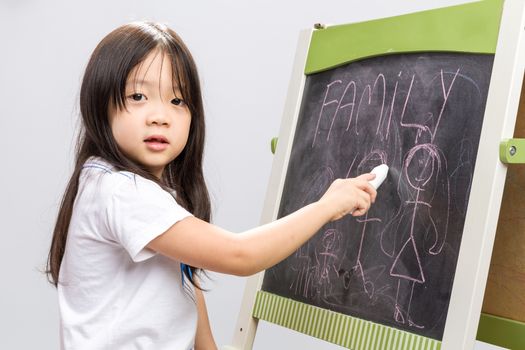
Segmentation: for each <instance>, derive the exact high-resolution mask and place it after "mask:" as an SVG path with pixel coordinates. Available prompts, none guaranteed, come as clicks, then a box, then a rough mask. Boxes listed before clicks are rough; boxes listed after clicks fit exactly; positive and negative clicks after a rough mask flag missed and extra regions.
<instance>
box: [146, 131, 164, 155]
mask: <svg viewBox="0 0 525 350" xmlns="http://www.w3.org/2000/svg"><path fill="white" fill-rule="evenodd" d="M144 142H145V143H146V145H147V147H148V148H149V149H150V150H152V151H163V150H165V149H166V148H167V147H168V145H169V142H168V139H167V138H165V137H164V136H162V135H152V136H148V137H147V138H145V139H144Z"/></svg>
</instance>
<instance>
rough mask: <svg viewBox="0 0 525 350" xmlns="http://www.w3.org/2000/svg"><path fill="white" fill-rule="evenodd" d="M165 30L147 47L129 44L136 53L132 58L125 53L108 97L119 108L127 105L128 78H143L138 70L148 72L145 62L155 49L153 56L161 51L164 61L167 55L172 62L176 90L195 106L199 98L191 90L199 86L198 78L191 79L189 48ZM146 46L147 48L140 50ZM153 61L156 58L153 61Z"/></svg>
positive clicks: (178, 94)
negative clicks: (121, 67) (196, 98)
mask: <svg viewBox="0 0 525 350" xmlns="http://www.w3.org/2000/svg"><path fill="white" fill-rule="evenodd" d="M162 34H164V35H163V36H162V37H161V38H160V39H159V36H156V37H155V39H156V41H155V42H152V43H153V44H154V46H153V45H146V46H145V47H141V48H137V49H133V48H130V50H129V51H130V52H134V53H135V54H136V55H134V56H135V57H133V58H131V59H126V57H122V63H121V65H122V66H123V68H125V69H117V70H116V72H117V76H116V77H115V78H116V79H114V80H113V81H114V82H115V85H114V86H113V87H112V88H111V89H110V91H111V92H112V93H111V96H109V100H110V101H112V102H113V106H116V107H117V108H119V109H126V86H127V84H128V82H129V80H134V81H135V84H136V82H138V81H140V80H141V78H142V79H143V78H144V77H143V76H142V77H139V76H138V74H139V72H143V73H142V74H141V75H145V74H146V73H147V72H148V70H149V68H150V67H149V66H148V67H143V65H144V64H145V61H146V58H147V57H148V55H150V54H151V53H154V54H155V56H154V59H156V58H157V56H158V55H161V62H164V57H167V58H168V61H169V62H170V64H171V72H172V88H173V94H174V95H175V96H180V97H182V99H183V100H184V101H185V103H186V104H187V106H188V108H189V109H190V112H192V111H194V110H195V106H196V102H195V101H194V98H192V97H193V96H194V93H192V92H195V91H197V90H199V87H198V86H195V84H196V80H195V79H194V78H193V79H192V74H196V70H195V66H194V63H193V59H192V57H191V56H190V55H189V52H188V51H187V49H186V48H185V47H184V46H182V45H181V44H180V43H179V42H178V41H177V40H176V38H174V37H173V36H171V35H166V34H169V33H166V32H162ZM142 45H144V43H142ZM143 48H146V49H147V50H141V49H143ZM137 53H138V54H137ZM126 63H127V64H126ZM152 63H153V60H152V61H151V63H150V65H151V64H152ZM143 68H145V69H143ZM163 68H164V67H162V68H161V72H160V74H162V69H163ZM159 89H160V79H159ZM192 114H193V113H192Z"/></svg>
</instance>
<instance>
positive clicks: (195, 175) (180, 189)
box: [46, 22, 211, 287]
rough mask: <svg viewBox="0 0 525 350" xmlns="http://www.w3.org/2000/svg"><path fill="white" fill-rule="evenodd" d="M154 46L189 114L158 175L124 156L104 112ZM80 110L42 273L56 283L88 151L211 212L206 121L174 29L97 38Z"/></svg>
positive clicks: (144, 25) (139, 28) (195, 209)
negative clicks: (176, 150) (179, 147)
mask: <svg viewBox="0 0 525 350" xmlns="http://www.w3.org/2000/svg"><path fill="white" fill-rule="evenodd" d="M155 50H159V51H160V52H161V53H162V54H163V55H167V57H169V58H170V60H171V64H172V68H173V69H172V72H173V77H172V79H173V86H177V87H179V89H180V93H181V94H182V98H183V99H184V101H185V102H186V104H187V106H188V108H189V111H190V113H191V125H190V131H189V137H188V141H187V143H186V146H185V147H184V149H183V151H182V152H181V153H180V155H179V156H178V157H177V158H176V159H174V160H173V161H172V162H170V163H169V164H168V165H167V166H166V168H165V170H164V173H163V175H162V179H157V178H156V177H155V176H154V175H153V174H151V173H150V172H148V171H147V170H146V169H145V168H144V167H142V166H141V165H140V164H137V163H135V162H133V161H132V160H130V159H129V158H127V157H126V156H125V155H124V153H123V152H122V151H121V150H120V149H119V147H118V145H117V143H116V141H115V138H114V137H113V133H112V131H111V126H110V122H109V116H108V111H109V109H110V106H116V107H118V108H125V106H126V99H125V96H126V95H125V88H126V81H127V79H128V76H129V74H130V72H131V71H132V70H133V68H135V67H136V66H138V65H139V64H141V63H142V62H143V61H144V59H145V58H146V57H147V56H148V54H149V53H151V52H154V51H155ZM80 112H81V117H82V119H81V121H82V123H81V129H80V132H79V136H78V140H77V145H76V155H75V168H74V171H73V174H72V176H71V178H70V180H69V183H68V185H67V188H66V191H65V193H64V196H63V198H62V202H61V205H60V210H59V212H58V217H57V220H56V224H55V228H54V231H53V239H52V242H51V247H50V250H49V256H48V261H47V269H46V273H47V275H48V279H49V281H50V282H51V283H53V284H54V285H55V286H57V284H58V283H59V280H58V278H59V272H60V264H61V263H62V258H63V256H64V251H65V247H66V240H67V233H68V229H69V224H70V221H71V214H72V211H73V205H74V202H75V197H76V195H77V191H78V184H79V176H80V172H81V170H82V166H83V164H84V163H85V162H86V160H87V159H88V158H89V157H91V156H98V157H101V158H103V159H105V160H106V161H108V162H109V163H111V164H112V165H113V166H114V167H115V168H116V169H117V170H126V171H130V172H132V173H135V174H138V175H140V176H143V177H145V178H147V179H150V180H152V181H155V182H157V183H158V184H159V185H161V186H162V187H163V188H165V189H166V190H171V189H173V190H175V191H176V192H177V201H178V202H179V204H180V205H181V206H183V207H184V208H186V209H187V210H188V211H190V212H191V213H193V215H195V216H196V217H198V218H200V219H202V220H205V221H207V222H209V221H210V216H211V209H210V199H209V194H208V190H207V188H206V183H205V181H204V176H203V171H202V159H203V153H204V134H205V124H204V109H203V103H202V95H201V88H200V83H199V76H198V73H197V68H196V65H195V62H194V60H193V58H192V56H191V54H190V52H189V50H188V49H187V47H186V45H185V44H184V43H183V42H182V40H181V39H180V37H179V36H178V35H177V34H176V33H175V32H174V31H173V30H171V29H170V28H168V27H166V26H164V25H162V24H159V23H152V22H134V23H130V24H126V25H123V26H121V27H119V28H117V29H115V30H114V31H112V32H111V33H109V34H108V35H107V36H106V37H105V38H104V39H102V41H101V42H100V43H99V44H98V46H97V47H96V48H95V51H94V52H93V54H92V55H91V58H90V60H89V62H88V65H87V67H86V71H85V73H84V78H83V81H82V86H81V89H80ZM196 270H197V269H196V268H194V267H192V266H189V268H185V269H184V275H185V276H186V278H187V279H188V280H190V281H191V283H192V284H193V285H196V283H195V281H194V280H193V275H194V274H193V273H194V272H195V271H196ZM197 287H198V286H197Z"/></svg>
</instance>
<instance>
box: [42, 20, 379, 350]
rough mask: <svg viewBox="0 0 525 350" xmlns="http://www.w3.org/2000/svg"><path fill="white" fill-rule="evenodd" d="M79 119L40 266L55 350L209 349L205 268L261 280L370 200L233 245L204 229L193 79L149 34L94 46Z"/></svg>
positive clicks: (321, 210) (286, 222)
mask: <svg viewBox="0 0 525 350" xmlns="http://www.w3.org/2000/svg"><path fill="white" fill-rule="evenodd" d="M80 108H81V115H82V130H81V133H80V136H79V140H78V145H77V153H76V163H75V169H74V171H73V175H72V176H71V179H70V181H69V184H68V186H67V189H66V192H65V194H64V197H63V200H62V204H61V207H60V211H59V213H58V218H57V222H56V226H55V229H54V233H53V240H52V243H51V249H50V252H49V259H48V276H49V278H50V280H51V281H52V283H53V284H54V285H55V286H57V288H58V300H59V308H60V320H61V324H60V330H61V332H60V334H61V345H62V348H65V349H112V350H115V349H156V350H158V349H192V348H195V349H215V348H216V346H215V342H214V340H213V337H212V334H211V330H210V326H209V322H208V316H207V312H206V306H205V303H204V298H203V296H202V292H201V290H200V288H199V283H200V281H199V277H200V276H201V273H200V272H201V271H202V269H206V270H211V271H217V272H222V273H228V274H234V275H240V276H247V275H250V274H253V273H256V272H258V271H261V270H264V269H266V268H269V267H270V266H272V265H274V264H276V263H278V262H279V261H281V260H283V259H284V258H286V257H287V256H288V255H290V254H291V253H293V252H294V251H295V250H296V249H298V248H299V247H300V246H301V245H302V244H303V243H305V242H306V241H307V240H308V239H309V238H310V237H311V236H312V235H313V234H314V233H315V232H317V231H318V230H319V229H320V228H321V227H322V226H323V225H324V224H326V223H327V222H329V221H331V220H337V219H339V218H341V217H343V216H344V215H346V214H349V213H352V215H354V216H358V215H363V214H364V213H365V212H366V211H367V210H368V208H369V206H370V203H371V202H373V201H374V200H375V196H376V192H375V190H374V189H373V187H371V186H370V185H369V183H368V181H369V180H372V179H373V178H374V175H371V174H365V175H362V176H360V177H358V178H355V179H345V180H336V181H335V182H334V183H333V184H332V185H331V186H330V188H329V189H328V190H327V192H326V193H325V194H324V195H323V197H322V198H321V199H320V200H318V201H317V202H315V203H312V204H309V205H307V206H305V207H304V208H302V209H300V210H298V211H297V212H295V213H293V214H291V215H289V216H287V217H284V218H282V219H280V220H277V221H275V222H273V223H270V224H268V225H264V226H261V227H258V228H255V229H252V230H249V231H247V232H244V233H242V234H233V233H231V232H228V231H226V230H223V229H221V228H219V227H216V226H214V225H212V224H210V223H209V221H210V201H209V197H208V191H207V189H206V185H205V182H204V177H203V172H202V155H203V149H204V113H203V107H202V99H201V92H200V86H199V78H198V75H197V70H196V68H195V63H194V61H193V59H192V57H191V54H190V53H189V51H188V49H187V48H186V46H185V45H184V44H183V42H182V41H181V39H180V38H179V37H178V36H177V35H176V34H175V33H174V32H173V31H172V30H171V29H169V28H166V27H165V26H163V25H160V24H156V23H132V24H128V25H124V26H122V27H120V28H117V29H116V30H114V31H113V32H112V33H110V34H109V35H108V36H106V37H105V38H104V39H103V40H102V41H101V42H100V44H99V45H98V46H97V48H96V49H95V51H94V52H93V54H92V56H91V59H90V61H89V63H88V65H87V68H86V72H85V75H84V79H83V82H82V87H81V91H80Z"/></svg>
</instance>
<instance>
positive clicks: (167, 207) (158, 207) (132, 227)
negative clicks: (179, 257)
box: [106, 176, 192, 262]
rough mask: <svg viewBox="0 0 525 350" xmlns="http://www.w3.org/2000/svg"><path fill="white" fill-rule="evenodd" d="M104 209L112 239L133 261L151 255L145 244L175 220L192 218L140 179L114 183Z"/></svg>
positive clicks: (169, 197) (166, 194)
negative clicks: (115, 184)
mask: <svg viewBox="0 0 525 350" xmlns="http://www.w3.org/2000/svg"><path fill="white" fill-rule="evenodd" d="M106 209H107V219H108V226H109V227H108V228H109V231H110V234H111V235H112V239H114V240H115V241H117V242H118V243H120V244H121V245H122V246H123V247H124V248H125V249H126V251H127V252H128V254H129V255H130V257H131V259H133V261H135V262H138V261H143V260H146V259H149V258H150V257H152V256H154V255H155V252H154V251H152V250H150V249H148V248H147V247H146V245H148V243H149V242H151V241H152V240H153V239H154V238H156V237H157V236H160V235H161V234H162V233H164V232H166V231H167V230H168V229H169V228H170V227H171V226H173V225H174V224H175V223H177V222H178V221H180V220H182V219H184V218H186V217H188V216H192V214H191V213H189V212H188V211H187V210H186V209H184V208H183V207H182V206H180V205H179V204H178V203H177V202H176V200H175V198H174V197H173V196H172V195H171V194H170V193H168V192H166V191H165V190H164V189H162V188H161V187H160V186H159V185H158V184H156V183H155V182H153V181H150V180H147V179H144V178H142V177H140V176H133V177H132V178H131V179H128V180H126V181H123V182H121V183H120V184H118V186H116V187H115V188H114V189H113V191H112V196H111V198H110V199H109V203H108V205H107V208H106Z"/></svg>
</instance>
